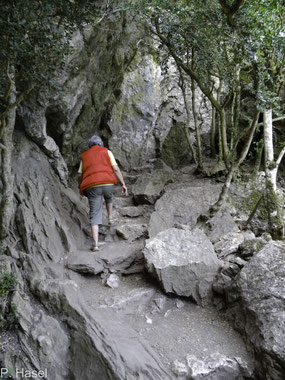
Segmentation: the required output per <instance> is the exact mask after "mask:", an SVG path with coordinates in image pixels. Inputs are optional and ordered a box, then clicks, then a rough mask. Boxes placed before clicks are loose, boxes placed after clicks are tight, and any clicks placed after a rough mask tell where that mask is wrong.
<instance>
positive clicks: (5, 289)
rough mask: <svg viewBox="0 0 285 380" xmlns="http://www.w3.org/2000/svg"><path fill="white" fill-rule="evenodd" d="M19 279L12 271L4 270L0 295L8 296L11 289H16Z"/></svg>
mask: <svg viewBox="0 0 285 380" xmlns="http://www.w3.org/2000/svg"><path fill="white" fill-rule="evenodd" d="M16 283H17V280H16V278H15V276H14V275H13V274H12V273H9V272H8V271H4V272H3V273H2V274H1V277H0V296H2V297H3V296H6V295H7V294H8V293H9V292H10V291H12V290H14V288H15V285H16Z"/></svg>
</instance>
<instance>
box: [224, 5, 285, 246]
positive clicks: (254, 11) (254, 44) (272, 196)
mask: <svg viewBox="0 0 285 380" xmlns="http://www.w3.org/2000/svg"><path fill="white" fill-rule="evenodd" d="M219 2H220V4H221V6H222V9H223V11H224V13H225V15H226V16H227V20H228V22H229V23H230V24H231V25H232V26H233V28H234V29H235V30H236V31H237V32H238V33H239V35H240V36H242V37H244V38H245V37H247V39H246V40H245V44H246V48H247V50H248V52H249V53H251V56H252V57H253V58H252V59H253V60H254V62H255V65H256V73H257V79H256V80H257V82H258V87H257V88H258V92H257V93H256V103H257V106H258V108H259V110H260V111H262V112H263V123H261V124H263V131H264V133H263V136H264V137H263V140H264V155H265V175H266V192H265V193H266V205H267V214H268V224H269V231H270V233H271V235H272V237H273V238H274V239H282V238H283V237H284V227H283V217H282V212H281V207H280V203H279V199H278V195H277V193H276V188H277V184H276V178H277V170H278V166H279V164H280V162H281V160H282V157H283V155H284V153H285V149H284V147H283V149H282V150H281V152H280V154H279V156H278V158H277V159H276V161H275V160H274V145H273V122H272V113H273V110H275V111H276V112H278V111H279V110H280V98H279V96H280V93H281V89H282V87H283V86H284V82H285V70H284V64H285V42H284V36H285V27H284V22H283V20H284V16H285V4H284V1H279V0H262V1H257V0H253V1H251V2H250V3H249V4H248V5H247V7H246V8H244V10H243V11H242V12H241V15H240V17H239V19H238V22H236V21H234V20H233V18H232V17H230V16H231V13H232V12H231V7H230V6H228V4H227V2H226V1H225V0H219ZM236 2H237V1H236ZM283 118H284V117H283ZM280 119H282V117H281V118H277V119H276V120H280Z"/></svg>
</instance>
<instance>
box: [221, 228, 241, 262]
mask: <svg viewBox="0 0 285 380" xmlns="http://www.w3.org/2000/svg"><path fill="white" fill-rule="evenodd" d="M243 242H244V236H243V234H242V233H241V232H230V233H228V234H226V235H224V236H222V237H221V238H220V240H219V241H217V243H215V244H214V249H215V251H216V253H217V254H218V257H219V258H221V257H226V256H228V255H230V254H231V253H235V252H237V251H238V249H239V246H240V245H241V244H242V243H243Z"/></svg>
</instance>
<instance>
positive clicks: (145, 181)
mask: <svg viewBox="0 0 285 380" xmlns="http://www.w3.org/2000/svg"><path fill="white" fill-rule="evenodd" d="M172 178H173V171H172V169H171V168H169V167H168V166H167V165H166V164H165V163H164V162H163V161H162V160H157V161H156V163H155V165H154V168H153V170H152V171H151V173H144V174H143V175H141V176H140V177H139V178H138V179H137V181H136V182H135V184H134V185H133V187H132V192H133V195H134V201H135V203H136V204H140V203H148V204H154V202H155V201H156V200H157V198H159V196H160V195H161V193H162V191H163V189H164V186H165V185H166V183H168V182H169V181H170V180H171V179H172Z"/></svg>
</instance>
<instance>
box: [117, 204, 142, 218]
mask: <svg viewBox="0 0 285 380" xmlns="http://www.w3.org/2000/svg"><path fill="white" fill-rule="evenodd" d="M119 211H120V214H121V215H122V216H128V217H130V218H135V217H137V216H141V215H142V214H143V208H142V207H135V206H127V207H122V208H121V209H120V210H119Z"/></svg>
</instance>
